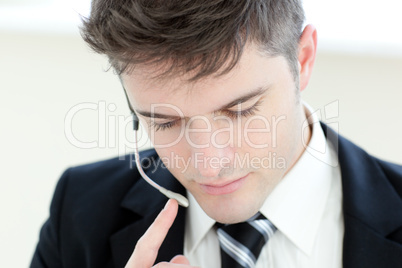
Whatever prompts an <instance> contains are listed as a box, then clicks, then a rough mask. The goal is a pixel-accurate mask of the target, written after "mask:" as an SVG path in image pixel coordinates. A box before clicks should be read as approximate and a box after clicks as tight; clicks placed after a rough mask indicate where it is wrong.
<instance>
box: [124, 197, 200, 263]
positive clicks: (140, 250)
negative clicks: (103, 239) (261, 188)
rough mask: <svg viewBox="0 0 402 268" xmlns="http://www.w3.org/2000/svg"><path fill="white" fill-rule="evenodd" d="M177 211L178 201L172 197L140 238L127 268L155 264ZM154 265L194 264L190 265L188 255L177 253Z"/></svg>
mask: <svg viewBox="0 0 402 268" xmlns="http://www.w3.org/2000/svg"><path fill="white" fill-rule="evenodd" d="M177 211H178V204H177V201H176V200H174V199H170V200H169V201H168V202H167V203H166V205H165V208H164V209H163V210H162V211H161V212H160V213H159V215H158V216H157V217H156V219H155V221H154V222H153V223H152V225H151V226H150V227H149V228H148V230H147V231H146V232H145V234H144V235H143V236H142V237H141V238H140V239H139V240H138V242H137V245H136V246H135V249H134V252H133V254H132V255H131V257H130V259H129V260H128V262H127V264H126V267H125V268H150V267H151V266H152V265H153V264H154V262H155V260H156V257H157V255H158V250H159V248H160V246H161V245H162V242H163V240H165V237H166V235H167V233H168V231H169V229H170V227H171V226H172V224H173V222H174V219H175V218H176V215H177ZM153 267H154V268H156V267H158V268H163V267H166V268H174V267H177V268H179V267H181V268H190V267H193V266H190V262H189V261H188V260H187V258H186V257H184V256H183V255H177V256H176V257H174V258H173V259H172V260H171V261H170V262H161V263H158V264H156V265H155V266H153Z"/></svg>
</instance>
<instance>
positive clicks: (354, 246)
mask: <svg viewBox="0 0 402 268" xmlns="http://www.w3.org/2000/svg"><path fill="white" fill-rule="evenodd" d="M322 127H323V129H324V132H325V133H326V135H327V138H328V139H329V140H330V141H331V143H332V144H335V145H337V146H335V147H337V148H336V149H338V157H339V164H340V167H341V174H342V188H343V211H344V220H345V236H344V244H343V265H344V267H345V268H349V267H351V268H352V267H353V268H358V267H364V268H371V267H372V268H377V267H398V265H399V266H400V265H401V263H402V246H401V243H402V241H392V240H390V239H388V238H387V237H388V236H389V235H390V234H392V233H393V232H395V231H397V230H398V229H400V228H402V200H401V198H400V197H399V195H398V194H397V192H396V191H395V189H394V188H393V186H392V185H391V183H390V182H389V180H388V179H387V177H386V174H384V171H383V169H382V167H381V166H380V164H379V162H378V160H376V159H375V158H373V157H371V156H369V155H368V154H367V153H366V152H365V151H363V150H362V149H360V148H358V147H357V146H355V145H354V144H352V143H351V142H349V141H347V140H346V139H344V138H342V137H341V136H338V135H337V134H336V133H335V132H334V131H333V130H332V129H330V128H327V126H326V125H325V124H322Z"/></svg>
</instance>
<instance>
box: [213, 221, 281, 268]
mask: <svg viewBox="0 0 402 268" xmlns="http://www.w3.org/2000/svg"><path fill="white" fill-rule="evenodd" d="M275 231H276V227H275V226H274V225H273V224H272V223H271V222H270V221H269V220H267V219H266V218H265V217H264V216H262V215H261V214H259V213H258V214H257V215H256V216H254V217H252V218H251V219H249V220H248V221H246V222H241V223H236V224H227V225H221V224H220V225H219V224H218V230H217V232H218V238H219V244H220V246H221V259H222V261H221V262H222V268H245V267H247V268H253V267H255V263H256V262H257V259H258V256H259V255H260V252H261V249H262V248H263V246H264V245H265V244H266V243H267V242H268V240H269V238H270V237H272V235H273V234H274V233H275Z"/></svg>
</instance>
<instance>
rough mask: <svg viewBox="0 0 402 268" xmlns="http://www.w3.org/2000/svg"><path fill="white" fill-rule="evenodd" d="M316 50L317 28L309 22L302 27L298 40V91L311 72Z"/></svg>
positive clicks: (306, 83) (307, 80) (301, 88)
mask: <svg viewBox="0 0 402 268" xmlns="http://www.w3.org/2000/svg"><path fill="white" fill-rule="evenodd" d="M316 51H317V30H316V29H315V27H314V26H313V25H311V24H309V25H307V26H306V28H304V31H303V33H302V35H301V37H300V41H299V56H298V59H299V75H300V91H303V90H304V89H305V88H306V87H307V85H308V82H309V80H310V77H311V74H312V72H313V67H314V61H315V55H316Z"/></svg>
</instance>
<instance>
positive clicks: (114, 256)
mask: <svg viewBox="0 0 402 268" xmlns="http://www.w3.org/2000/svg"><path fill="white" fill-rule="evenodd" d="M322 127H323V129H324V132H325V133H326V135H327V137H328V139H329V140H331V141H332V142H337V143H338V149H339V151H338V155H339V163H340V167H341V173H342V188H343V211H344V221H345V222H344V223H345V235H344V242H343V266H344V267H345V268H359V267H362V268H379V267H381V268H398V267H402V167H401V166H397V165H394V164H390V163H387V162H384V161H381V160H379V159H376V158H374V157H372V156H370V155H368V154H367V153H366V152H364V151H363V150H362V149H360V148H358V147H357V146H355V145H354V144H352V143H351V142H349V141H347V140H346V139H344V138H342V137H340V136H337V134H336V133H334V132H333V131H332V130H331V129H329V128H328V129H327V127H326V126H325V125H322ZM141 159H142V163H143V164H144V166H147V167H148V168H146V169H145V171H146V172H147V174H148V175H149V176H150V177H151V178H153V179H154V180H155V181H157V182H158V183H159V184H161V185H162V186H164V187H166V188H168V189H170V190H173V191H175V192H179V193H181V194H185V189H184V188H183V187H182V186H181V185H180V184H179V183H178V181H177V180H176V179H175V178H174V177H173V176H172V175H171V173H170V172H169V171H168V170H167V169H166V168H161V165H160V164H161V163H160V162H158V161H160V160H159V158H158V156H157V154H156V152H155V151H154V150H147V151H144V152H142V153H141ZM150 164H151V165H150ZM155 166H158V168H156V169H155ZM166 201H167V199H166V198H165V197H164V196H163V195H161V194H160V193H159V192H158V191H157V190H155V189H153V188H152V187H151V186H149V185H148V184H147V183H146V182H145V181H144V180H142V179H141V177H140V175H139V173H138V171H137V169H136V167H135V164H134V160H133V159H130V158H129V157H126V158H125V159H124V160H119V159H117V158H115V159H111V160H106V161H102V162H97V163H94V164H89V165H84V166H80V167H75V168H70V169H68V170H67V171H65V173H64V174H63V176H62V177H61V179H60V181H59V183H58V185H57V187H56V191H55V194H54V198H53V201H52V204H51V208H50V217H49V219H48V220H47V221H46V223H45V224H44V226H43V227H42V230H41V233H40V240H39V243H38V246H37V249H36V251H35V254H34V257H33V260H32V263H31V267H32V268H39V267H49V268H58V267H71V268H80V267H94V268H100V267H124V265H125V264H126V262H127V260H128V259H129V257H130V255H131V253H132V251H133V248H134V246H135V244H136V241H137V240H138V239H139V238H140V237H141V236H142V234H143V233H144V232H145V231H146V230H147V228H148V226H149V225H150V224H151V223H152V222H153V220H154V218H155V217H156V215H157V214H158V213H159V212H160V210H161V209H162V208H163V206H164V204H165V202H166ZM184 219H185V209H183V208H180V209H179V214H178V217H177V218H176V220H175V222H174V224H173V227H172V228H171V230H170V231H169V233H168V235H167V238H166V239H165V241H164V243H163V244H162V246H161V248H160V251H159V255H158V259H157V262H159V261H163V260H170V259H171V258H172V257H173V256H175V255H176V254H182V253H183V240H184V224H185V220H184ZM204 268H210V267H204ZM212 268H213V267H212Z"/></svg>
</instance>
